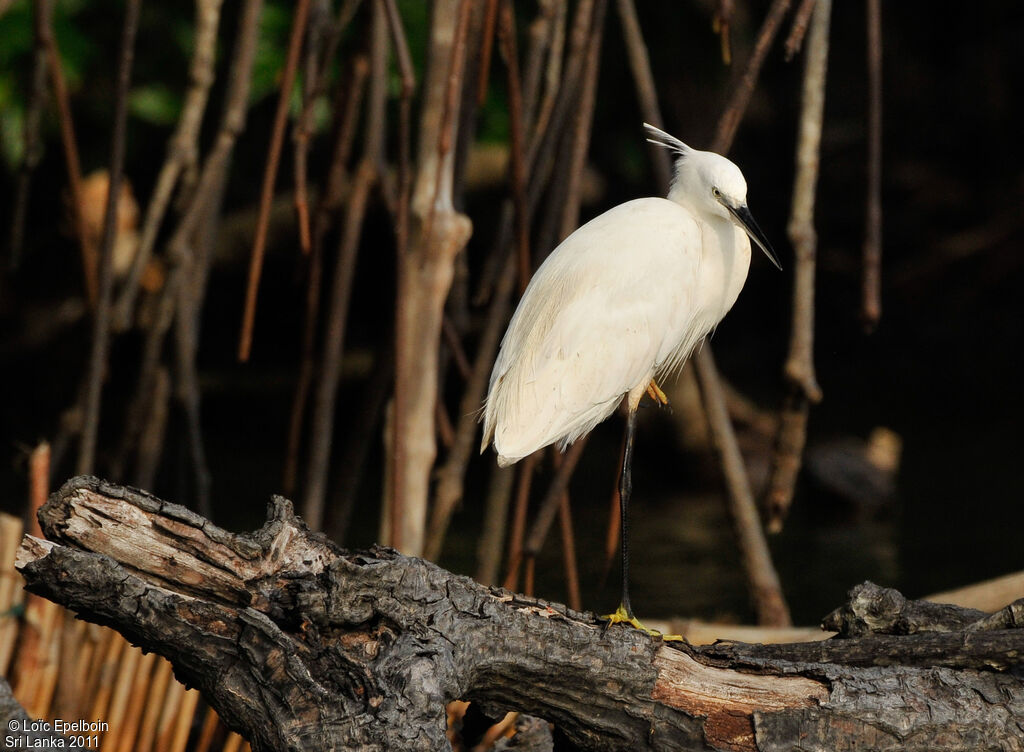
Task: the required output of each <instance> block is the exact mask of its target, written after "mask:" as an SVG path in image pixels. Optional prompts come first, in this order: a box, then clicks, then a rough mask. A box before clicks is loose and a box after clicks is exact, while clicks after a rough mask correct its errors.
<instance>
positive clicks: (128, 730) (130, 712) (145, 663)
mask: <svg viewBox="0 0 1024 752" xmlns="http://www.w3.org/2000/svg"><path fill="white" fill-rule="evenodd" d="M156 658H157V655H156V653H147V654H146V655H143V656H142V657H141V658H140V659H139V664H138V668H137V669H136V671H135V678H134V681H133V682H132V688H131V695H130V696H129V698H128V706H127V708H126V710H125V714H124V720H123V730H122V732H121V743H120V745H119V746H118V747H117V752H133V750H134V749H135V740H136V737H137V736H138V734H139V727H140V726H141V725H142V717H143V713H144V710H145V707H146V695H147V693H148V692H149V686H150V683H151V682H152V681H153V673H154V671H153V667H154V665H155V664H156Z"/></svg>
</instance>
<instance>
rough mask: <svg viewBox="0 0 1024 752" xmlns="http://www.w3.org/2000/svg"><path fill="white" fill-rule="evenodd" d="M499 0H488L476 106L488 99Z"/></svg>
mask: <svg viewBox="0 0 1024 752" xmlns="http://www.w3.org/2000/svg"><path fill="white" fill-rule="evenodd" d="M497 13H498V0H487V9H486V11H485V14H484V29H483V38H482V39H481V40H480V70H479V73H478V74H477V92H476V106H477V107H483V106H484V101H486V99H487V82H488V81H490V78H491V76H490V74H491V50H492V49H493V48H494V24H495V21H496V20H497Z"/></svg>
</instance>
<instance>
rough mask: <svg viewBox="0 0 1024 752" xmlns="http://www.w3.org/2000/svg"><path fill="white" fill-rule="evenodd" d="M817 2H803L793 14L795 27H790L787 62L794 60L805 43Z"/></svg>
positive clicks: (787, 42) (803, 0)
mask: <svg viewBox="0 0 1024 752" xmlns="http://www.w3.org/2000/svg"><path fill="white" fill-rule="evenodd" d="M815 2H816V0H801V2H800V7H799V8H797V9H796V13H794V14H793V25H792V26H791V27H790V30H789V36H788V37H786V44H785V45H784V48H785V50H786V60H787V61H789V60H792V59H793V58H794V57H795V56H796V53H798V52H799V51H800V47H801V45H803V43H804V35H805V34H806V33H807V25H808V24H809V23H810V21H811V12H812V11H813V10H814V3H815Z"/></svg>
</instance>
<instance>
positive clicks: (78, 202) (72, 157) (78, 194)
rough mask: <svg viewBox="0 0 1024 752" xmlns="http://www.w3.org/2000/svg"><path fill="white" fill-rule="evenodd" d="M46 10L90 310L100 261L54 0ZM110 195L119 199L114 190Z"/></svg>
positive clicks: (43, 14) (45, 30)
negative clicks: (90, 231) (89, 227)
mask: <svg viewBox="0 0 1024 752" xmlns="http://www.w3.org/2000/svg"><path fill="white" fill-rule="evenodd" d="M37 2H38V3H39V4H41V5H42V6H43V7H42V8H41V9H40V10H39V12H40V15H41V17H42V19H43V20H44V25H43V27H42V28H41V31H42V32H43V42H44V44H45V45H46V60H47V68H48V70H49V71H50V83H51V85H52V86H53V96H54V99H55V100H56V102H57V112H58V113H59V115H60V137H61V141H62V142H63V143H64V163H65V165H66V167H67V172H68V186H69V187H70V189H71V216H72V219H73V222H74V227H75V235H76V236H77V237H78V244H79V248H80V249H81V252H82V276H83V278H84V280H85V294H86V298H87V299H88V301H89V305H90V306H91V307H95V306H96V298H97V296H98V294H99V276H98V275H99V261H98V259H97V258H96V251H95V249H94V248H93V247H92V246H91V245H90V244H89V243H88V242H86V238H85V224H84V222H83V221H82V166H81V162H80V161H79V159H78V142H77V140H76V138H75V123H74V120H73V118H72V117H71V101H70V98H69V97H68V88H67V84H66V83H65V81H64V69H63V67H62V66H61V62H60V51H59V50H58V49H57V39H56V37H54V35H53V27H52V25H51V22H52V16H53V5H52V0H37ZM108 195H109V196H116V195H117V194H115V193H114V192H113V191H112V190H111V191H110V192H109V193H108Z"/></svg>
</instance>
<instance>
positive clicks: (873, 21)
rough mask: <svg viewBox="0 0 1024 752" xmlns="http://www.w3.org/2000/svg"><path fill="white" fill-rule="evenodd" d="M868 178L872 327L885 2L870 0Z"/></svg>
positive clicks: (872, 320)
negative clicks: (883, 4)
mask: <svg viewBox="0 0 1024 752" xmlns="http://www.w3.org/2000/svg"><path fill="white" fill-rule="evenodd" d="M867 16H868V18H867V28H868V44H867V48H868V49H867V58H868V180H867V199H866V202H865V203H866V208H865V223H864V276H863V286H862V296H863V297H862V302H861V318H862V319H863V320H864V325H865V327H866V328H867V329H868V330H869V331H870V330H872V329H874V328H875V327H876V326H877V325H878V321H879V319H880V318H881V317H882V291H881V288H882V4H881V2H880V0H867Z"/></svg>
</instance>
